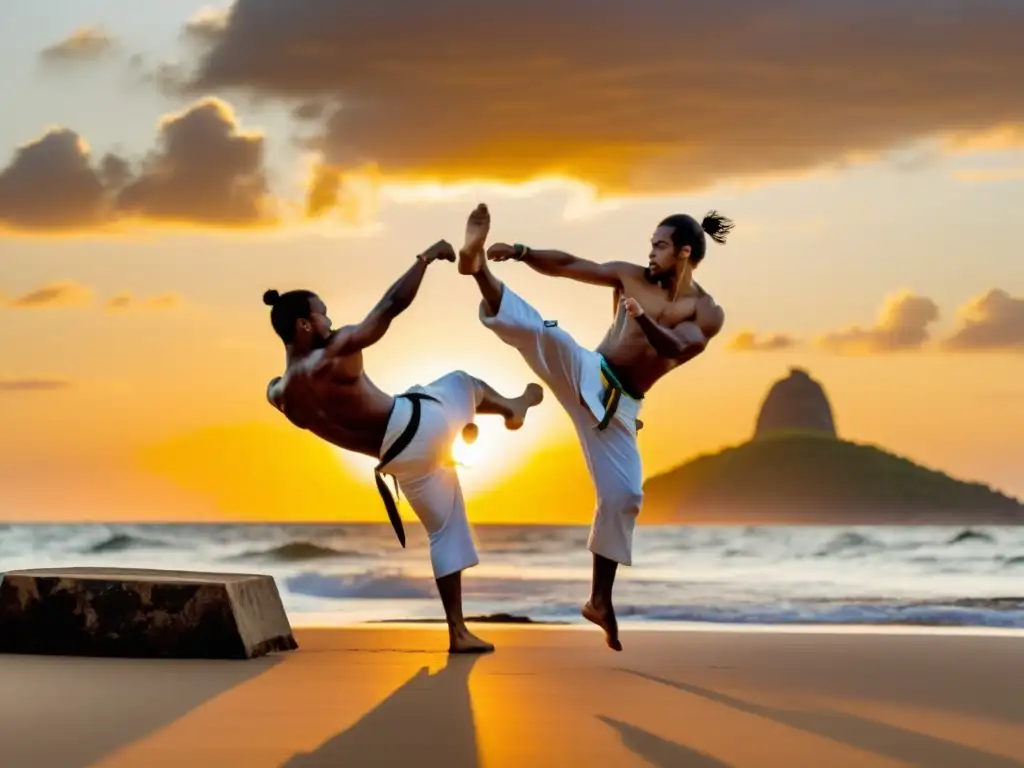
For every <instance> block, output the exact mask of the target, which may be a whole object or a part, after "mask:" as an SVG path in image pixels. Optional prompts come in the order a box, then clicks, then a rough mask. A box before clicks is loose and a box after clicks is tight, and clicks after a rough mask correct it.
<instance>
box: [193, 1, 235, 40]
mask: <svg viewBox="0 0 1024 768" xmlns="http://www.w3.org/2000/svg"><path fill="white" fill-rule="evenodd" d="M227 21H228V12H227V11H226V10H223V9H220V8H203V9H201V10H200V11H199V12H198V13H196V14H195V15H194V16H193V17H192V18H191V19H189V20H188V21H187V22H186V23H185V30H184V32H185V36H186V37H188V38H190V39H192V40H195V41H197V42H200V43H215V42H217V41H218V40H220V38H221V37H222V36H223V35H224V30H225V28H226V27H227Z"/></svg>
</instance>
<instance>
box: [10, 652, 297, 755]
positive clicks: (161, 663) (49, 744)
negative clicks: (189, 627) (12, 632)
mask: <svg viewBox="0 0 1024 768" xmlns="http://www.w3.org/2000/svg"><path fill="white" fill-rule="evenodd" d="M280 661H282V659H281V657H278V656H266V657H263V658H260V659H252V660H250V661H206V660H185V659H166V660H155V659H94V658H73V657H63V656H56V657H55V656H19V655H10V656H8V655H2V656H0V765H2V766H5V768H6V766H10V767H11V768H15V766H32V768H46V767H48V766H57V765H67V766H71V765H90V764H92V763H94V762H96V761H98V760H100V759H102V758H104V757H106V756H107V755H109V754H111V753H112V752H115V751H116V750H118V749H121V748H122V747H124V746H127V745H128V744H131V743H134V742H136V741H139V740H140V739H143V738H145V737H146V736H148V735H150V734H151V733H154V732H155V731H157V730H159V729H160V728H162V727H164V726H165V725H167V724H169V723H171V722H173V721H175V720H177V719H179V718H181V717H183V716H185V715H186V714H188V713H189V712H190V711H192V710H193V709H195V708H196V707H199V706H200V705H202V704H203V703H205V702H206V701H209V700H210V699H212V698H214V697H215V696H218V695H220V694H221V693H224V692H225V691H227V690H229V689H231V688H234V687H235V686H238V685H240V684H242V683H244V682H245V681H247V680H250V679H252V678H254V677H256V676H257V675H259V674H262V673H263V672H266V671H267V670H269V669H270V668H271V667H273V666H274V665H275V664H277V663H279V662H280ZM32 734H38V735H37V736H33V735H32Z"/></svg>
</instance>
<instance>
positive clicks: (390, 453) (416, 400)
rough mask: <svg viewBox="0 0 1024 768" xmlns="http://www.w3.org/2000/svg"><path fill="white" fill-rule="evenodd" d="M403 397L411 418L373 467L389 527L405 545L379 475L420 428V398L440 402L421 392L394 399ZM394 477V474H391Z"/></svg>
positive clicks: (394, 508) (402, 529)
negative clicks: (409, 404)
mask: <svg viewBox="0 0 1024 768" xmlns="http://www.w3.org/2000/svg"><path fill="white" fill-rule="evenodd" d="M399 397H404V398H405V399H406V400H408V401H409V402H410V403H412V418H410V419H409V423H408V424H407V425H406V427H405V430H403V432H402V434H400V435H399V436H398V439H397V440H395V442H394V443H392V444H391V447H390V448H388V450H387V451H386V452H385V454H384V455H383V456H382V457H381V459H380V463H379V464H378V465H377V466H376V467H374V468H373V474H374V478H375V479H376V480H377V491H378V493H380V498H381V500H382V501H383V502H384V507H385V509H387V511H388V517H389V518H390V519H391V527H392V528H394V529H395V535H397V536H398V541H399V542H400V543H401V545H402V546H403V547H405V527H404V526H403V525H402V518H401V517H399V516H398V505H397V504H395V499H394V497H392V495H391V491H389V490H388V486H387V484H386V483H385V482H384V478H383V477H382V476H381V475H382V474H383V472H384V467H385V465H387V464H388V463H389V462H391V461H392V460H393V459H394V458H395V457H396V456H398V454H400V453H401V452H402V451H404V450H405V449H406V448H408V447H409V443H411V442H412V440H413V438H414V437H416V431H417V430H418V429H419V428H420V401H422V400H433V401H434V402H435V403H439V402H441V401H440V400H438V399H437V398H436V397H431V396H430V395H425V394H423V393H422V392H406V393H405V394H404V395H398V397H396V398H395V399H396V400H397V399H398V398H399ZM392 477H394V475H392ZM395 495H396V496H397V495H398V480H397V479H396V480H395Z"/></svg>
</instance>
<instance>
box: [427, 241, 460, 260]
mask: <svg viewBox="0 0 1024 768" xmlns="http://www.w3.org/2000/svg"><path fill="white" fill-rule="evenodd" d="M419 258H421V259H422V260H423V261H425V262H426V263H427V264H429V263H430V262H432V261H437V260H438V259H443V260H444V261H455V249H454V248H453V247H452V244H451V243H449V242H448V241H447V240H438V241H437V242H436V243H434V244H433V245H432V246H430V247H429V248H427V250H425V251H424V252H423V253H421V254H420V256H419Z"/></svg>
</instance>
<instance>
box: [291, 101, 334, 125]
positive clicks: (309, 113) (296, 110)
mask: <svg viewBox="0 0 1024 768" xmlns="http://www.w3.org/2000/svg"><path fill="white" fill-rule="evenodd" d="M329 108H330V104H329V103H328V102H327V101H324V100H317V99H311V100H310V101H303V102H300V103H298V104H296V105H295V106H294V107H293V108H292V117H294V118H295V119H296V120H304V121H313V120H319V119H321V118H322V117H323V116H324V113H326V112H327V110H328V109H329Z"/></svg>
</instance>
